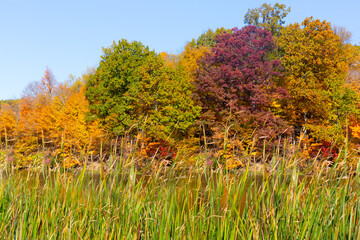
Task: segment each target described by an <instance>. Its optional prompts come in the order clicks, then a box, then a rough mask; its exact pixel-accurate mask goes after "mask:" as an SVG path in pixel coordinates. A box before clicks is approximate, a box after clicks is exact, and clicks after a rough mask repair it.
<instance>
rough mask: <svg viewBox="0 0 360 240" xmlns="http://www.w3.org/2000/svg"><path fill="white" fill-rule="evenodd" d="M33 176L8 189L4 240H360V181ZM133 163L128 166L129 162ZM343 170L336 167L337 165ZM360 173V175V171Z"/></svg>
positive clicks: (339, 177) (160, 174) (1, 228)
mask: <svg viewBox="0 0 360 240" xmlns="http://www.w3.org/2000/svg"><path fill="white" fill-rule="evenodd" d="M273 162H275V164H278V165H277V166H278V167H277V170H276V171H273V172H271V173H269V174H264V175H254V174H252V173H250V172H249V169H248V168H247V169H246V170H245V171H244V172H242V173H231V172H227V171H224V170H222V169H218V170H216V171H214V170H212V169H209V168H207V167H206V166H205V167H204V168H202V171H201V172H199V171H193V170H177V169H174V168H163V169H158V170H156V171H153V172H151V173H150V174H148V175H143V174H140V173H139V172H137V170H136V168H134V167H132V165H131V164H130V167H128V168H125V167H124V166H123V165H119V166H118V168H117V169H116V171H114V172H113V173H111V174H108V175H101V176H100V175H95V174H90V173H87V172H85V171H83V172H81V173H78V174H72V173H71V174H69V173H68V172H62V171H60V170H59V171H57V172H53V173H47V172H46V171H44V172H28V174H27V176H25V177H24V176H23V177H21V178H19V177H18V176H19V174H16V173H9V174H8V175H7V176H5V175H4V177H3V179H2V181H1V184H0V238H1V239H359V238H360V231H359V229H360V223H359V218H360V200H359V184H360V179H359V177H358V174H357V175H356V176H353V177H346V176H347V175H346V172H345V171H346V170H342V171H341V172H339V171H338V170H336V169H338V168H337V167H336V166H334V168H333V170H332V171H328V173H327V174H324V172H323V171H321V170H320V171H317V172H316V173H315V174H313V175H312V176H302V175H301V174H300V172H299V170H298V168H297V167H296V164H294V163H285V162H286V161H284V159H281V158H280V157H279V156H278V157H277V158H274V159H273ZM124 164H125V163H124ZM335 165H336V164H335ZM358 173H359V171H358Z"/></svg>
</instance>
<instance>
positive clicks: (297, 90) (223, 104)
mask: <svg viewBox="0 0 360 240" xmlns="http://www.w3.org/2000/svg"><path fill="white" fill-rule="evenodd" d="M289 12H290V8H288V7H287V6H286V5H284V4H278V3H276V4H274V5H271V4H263V5H262V6H260V7H258V8H254V9H249V10H248V11H247V13H246V15H245V16H244V24H243V25H244V27H242V28H237V27H234V28H232V29H227V28H224V27H223V28H218V29H214V30H211V29H209V30H207V31H206V32H204V33H203V34H201V35H200V36H198V37H194V38H193V39H192V41H190V42H188V43H186V45H185V48H184V49H183V50H182V51H181V52H180V53H179V54H170V53H166V52H161V53H157V52H155V51H153V50H151V46H150V47H148V46H145V45H144V44H142V43H141V42H140V41H128V40H126V39H122V40H118V41H114V42H113V44H112V45H111V46H105V47H103V49H102V55H101V56H100V61H99V63H98V65H97V66H96V67H94V68H88V70H87V71H86V72H85V73H84V74H83V75H82V76H81V77H74V76H72V75H70V77H69V79H68V80H67V81H65V82H58V81H57V80H56V78H55V75H56V73H53V72H52V70H51V69H50V68H49V67H48V68H46V69H45V71H44V74H43V76H42V77H41V79H40V80H39V81H35V82H31V83H29V84H28V85H27V86H26V87H25V88H24V90H23V93H22V96H21V98H20V99H14V100H3V101H0V165H1V171H0V238H4V239H360V231H359V229H360V221H359V216H360V197H359V196H360V192H359V187H358V186H359V183H360V179H359V175H360V162H359V158H360V155H359V150H360V104H359V103H360V74H359V71H360V65H359V63H360V47H359V46H357V45H355V44H353V43H352V42H351V32H349V31H348V30H347V29H346V28H345V27H343V26H336V25H333V24H331V23H330V22H328V21H326V20H322V19H316V18H313V17H308V18H305V19H304V20H303V21H302V22H300V23H291V24H286V23H285V19H286V17H287V15H288V14H289ZM240 24H241V23H240Z"/></svg>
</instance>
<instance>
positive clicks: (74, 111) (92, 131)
mask: <svg viewBox="0 0 360 240" xmlns="http://www.w3.org/2000/svg"><path fill="white" fill-rule="evenodd" d="M69 91H70V90H69ZM88 106H89V102H88V101H87V99H86V98H85V86H84V85H83V86H82V87H81V88H80V90H79V91H76V92H73V94H72V95H71V96H70V97H69V99H68V100H67V101H66V104H65V106H64V107H63V108H62V109H61V113H60V116H59V121H60V123H59V125H60V130H61V131H60V132H58V135H59V136H60V135H61V148H59V149H58V152H61V155H62V157H63V158H64V160H65V161H64V164H65V165H73V164H79V163H80V161H81V160H80V159H76V158H75V156H76V155H77V156H79V154H80V155H83V154H86V153H89V152H91V151H96V150H98V148H97V147H98V145H97V143H99V140H100V138H101V137H102V135H103V133H102V131H101V129H100V128H99V124H98V121H91V122H89V121H86V115H87V113H88V112H89V109H88ZM58 139H59V137H58ZM58 147H60V145H58Z"/></svg>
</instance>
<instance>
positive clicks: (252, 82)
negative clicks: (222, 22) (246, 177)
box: [196, 26, 286, 140]
mask: <svg viewBox="0 0 360 240" xmlns="http://www.w3.org/2000/svg"><path fill="white" fill-rule="evenodd" d="M274 49H275V44H274V42H273V39H272V36H271V34H270V32H268V31H267V30H265V29H260V28H257V27H255V26H247V27H244V28H242V29H240V30H238V29H237V28H234V29H233V33H232V34H229V33H228V34H224V35H221V36H219V37H218V38H217V44H216V45H215V47H214V48H212V54H211V55H207V56H206V57H205V58H204V59H203V60H202V61H201V68H200V70H199V71H198V76H197V79H196V86H197V94H198V96H199V99H200V101H201V103H202V107H203V115H202V119H203V120H206V121H207V122H213V121H215V122H218V123H222V124H225V125H230V124H235V125H240V126H242V127H243V128H245V129H252V131H255V132H256V134H255V135H256V138H257V137H263V138H265V139H268V140H270V139H272V138H275V137H276V136H278V135H279V134H280V133H282V132H284V131H285V130H286V124H285V123H284V122H283V121H282V120H281V119H280V118H278V117H276V116H275V115H274V114H273V112H271V103H272V101H273V100H274V99H275V98H277V99H281V98H284V97H286V91H285V90H284V89H282V88H279V87H277V86H276V81H277V78H278V77H279V76H280V70H281V69H282V68H281V65H280V61H278V60H269V59H268V58H267V54H268V53H269V52H271V51H272V50H274ZM229 119H230V124H226V123H227V122H228V121H229ZM244 132H245V131H243V132H242V133H240V134H241V136H242V137H244V138H246V137H250V136H244V135H243V133H244Z"/></svg>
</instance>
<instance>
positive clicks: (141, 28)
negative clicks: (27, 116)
mask: <svg viewBox="0 0 360 240" xmlns="http://www.w3.org/2000/svg"><path fill="white" fill-rule="evenodd" d="M264 2H266V3H271V4H273V3H276V2H279V3H284V4H286V5H287V6H289V7H291V12H290V13H289V15H288V17H287V18H286V23H287V24H288V23H294V22H302V21H303V20H304V19H305V18H306V17H309V16H313V17H314V18H319V19H321V20H327V21H329V22H331V23H332V24H334V25H338V26H343V27H346V28H347V29H348V30H349V31H351V32H352V33H353V38H352V39H353V43H356V44H359V43H360V29H359V24H360V14H359V11H360V10H359V9H360V1H358V0H343V1H339V0H337V1H335V0H327V1H325V0H312V1H310V0H292V1H291V0H287V1H258V0H248V1H244V0H234V1H230V0H222V1H219V0H217V1H213V0H204V1H203V0H192V1H190V0H178V1H175V0H147V1H145V0H132V1H130V0H129V1H125V0H124V1H121V0H119V1H110V0H101V1H100V0H98V1H95V0H71V1H69V0H61V1H60V0H46V1H45V0H44V1H40V0H27V1H25V0H22V1H20V0H0V31H1V35H0V36H1V37H0V83H1V87H0V99H14V98H19V97H20V96H21V93H22V91H23V89H24V88H25V86H26V85H27V84H28V83H30V82H32V81H37V80H40V79H41V77H42V76H43V73H44V71H45V69H46V67H47V66H48V67H49V68H50V69H51V70H52V71H53V73H54V75H55V77H56V79H57V80H58V81H59V82H62V81H65V80H67V79H68V77H69V75H70V74H73V75H75V76H81V75H82V73H83V72H85V71H86V69H87V68H88V67H96V66H97V64H98V63H99V61H100V56H101V54H102V47H108V46H110V45H111V44H112V42H113V41H114V40H115V41H118V40H120V39H122V38H124V39H128V40H137V41H141V42H142V43H143V44H144V45H148V46H149V47H150V49H154V50H155V51H157V52H162V51H166V52H168V53H179V52H181V51H182V50H183V48H184V46H185V44H186V42H188V41H190V40H191V39H192V38H196V37H198V36H199V35H200V34H201V33H203V32H205V31H206V30H207V29H209V28H211V29H215V28H217V27H226V28H233V27H239V28H241V27H242V26H243V18H244V15H245V13H246V12H247V10H248V9H249V8H250V9H251V8H256V7H260V6H261V4H262V3H264Z"/></svg>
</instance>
